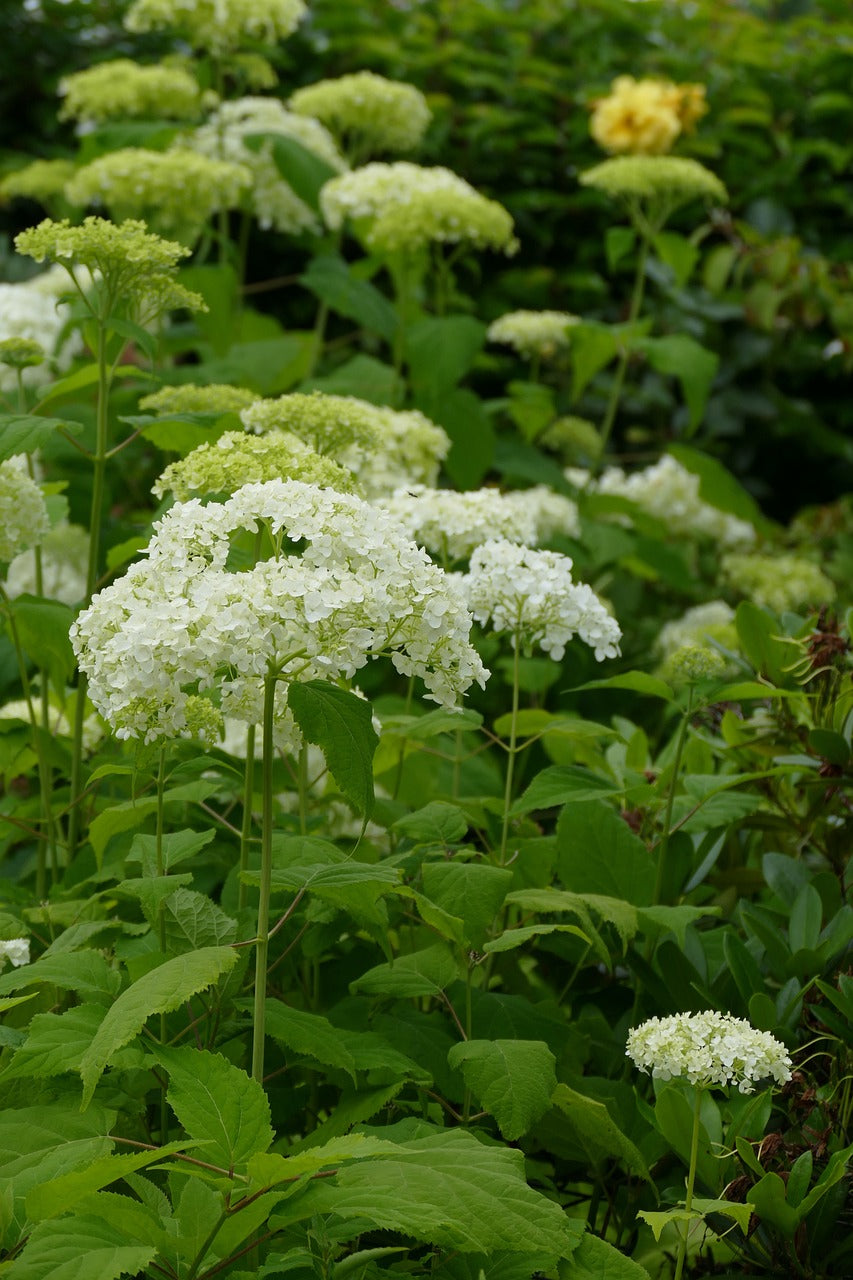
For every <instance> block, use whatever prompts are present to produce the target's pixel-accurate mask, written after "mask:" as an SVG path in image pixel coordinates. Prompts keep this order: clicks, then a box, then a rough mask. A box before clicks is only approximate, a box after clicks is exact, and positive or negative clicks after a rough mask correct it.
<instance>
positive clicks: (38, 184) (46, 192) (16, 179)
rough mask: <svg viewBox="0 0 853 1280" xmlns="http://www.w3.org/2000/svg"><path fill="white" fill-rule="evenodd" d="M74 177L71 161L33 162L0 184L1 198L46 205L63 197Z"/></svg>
mask: <svg viewBox="0 0 853 1280" xmlns="http://www.w3.org/2000/svg"><path fill="white" fill-rule="evenodd" d="M73 176H74V164H73V162H72V161H71V160H33V162H32V163H31V164H28V165H25V166H24V167H23V169H15V170H14V171H13V172H12V173H7V174H6V176H5V178H3V180H2V182H0V196H2V197H3V198H4V199H6V200H17V199H21V200H38V202H39V204H44V203H45V202H46V201H48V200H53V199H54V198H55V197H56V196H61V195H63V194H64V192H65V184H66V183H67V182H68V181H69V180H70V179H71V178H72V177H73Z"/></svg>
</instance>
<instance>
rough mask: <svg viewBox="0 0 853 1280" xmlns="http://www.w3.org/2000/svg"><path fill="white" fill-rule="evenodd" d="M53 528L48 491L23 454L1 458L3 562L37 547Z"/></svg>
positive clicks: (0, 538) (0, 544)
mask: <svg viewBox="0 0 853 1280" xmlns="http://www.w3.org/2000/svg"><path fill="white" fill-rule="evenodd" d="M49 529H50V520H49V518H48V514H47V507H46V505H45V501H44V494H43V493H42V491H41V489H40V488H39V487H38V485H37V484H36V482H35V481H34V480H31V479H30V477H29V475H28V473H27V469H26V462H25V461H24V460H23V459H20V458H17V457H16V458H8V459H7V460H6V461H5V462H0V564H8V563H9V561H10V560H14V559H15V557H16V556H18V555H20V554H21V552H22V551H27V550H28V549H29V548H30V547H37V546H38V545H39V543H40V542H41V541H42V540H43V539H44V537H45V535H46V534H47V532H48V530H49Z"/></svg>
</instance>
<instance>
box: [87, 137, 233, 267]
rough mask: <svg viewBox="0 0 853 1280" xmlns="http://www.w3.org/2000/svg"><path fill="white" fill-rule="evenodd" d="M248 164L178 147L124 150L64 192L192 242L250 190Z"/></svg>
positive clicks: (89, 169)
mask: <svg viewBox="0 0 853 1280" xmlns="http://www.w3.org/2000/svg"><path fill="white" fill-rule="evenodd" d="M251 181H252V175H251V173H250V172H249V170H248V169H247V168H246V167H245V166H244V165H238V164H230V163H229V162H228V161H225V160H212V159H211V158H210V157H209V156H204V155H199V154H198V152H196V151H190V150H187V149H186V148H180V147H175V148H173V149H172V150H171V151H147V150H145V149H144V148H142V147H124V148H122V149H121V150H119V151H111V152H108V153H107V154H106V155H103V156H99V157H98V159H97V160H93V161H92V163H91V164H87V165H85V166H84V168H82V169H80V170H78V172H77V173H76V174H75V176H74V178H73V179H72V180H71V181H70V182H69V183H68V185H67V187H66V188H65V194H66V196H67V197H68V199H69V200H70V201H71V203H72V204H77V205H92V204H94V205H105V206H106V208H107V210H108V212H109V214H110V216H111V217H112V218H114V219H115V220H117V221H121V220H122V219H124V218H131V217H141V218H144V219H145V221H146V222H147V223H148V225H149V226H154V227H156V228H157V230H158V232H162V233H165V234H170V235H174V236H176V237H178V238H179V239H181V240H184V241H187V242H188V243H192V242H193V241H195V240H197V239H198V237H199V236H200V235H201V232H202V231H203V229H204V224H205V223H206V222H207V221H208V219H209V218H210V217H211V216H212V215H213V214H214V213H216V212H218V210H220V209H233V208H235V207H236V206H238V205H239V203H240V198H241V196H242V194H243V192H244V191H245V190H246V188H247V187H249V186H250V185H251Z"/></svg>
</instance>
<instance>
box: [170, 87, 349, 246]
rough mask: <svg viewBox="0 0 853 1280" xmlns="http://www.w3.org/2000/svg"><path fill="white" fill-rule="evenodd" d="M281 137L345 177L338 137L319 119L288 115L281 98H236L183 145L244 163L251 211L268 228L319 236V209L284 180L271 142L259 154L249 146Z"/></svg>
mask: <svg viewBox="0 0 853 1280" xmlns="http://www.w3.org/2000/svg"><path fill="white" fill-rule="evenodd" d="M259 133H268V134H280V135H281V136H282V137H283V138H291V139H293V141H294V142H298V143H299V144H300V146H302V147H304V148H305V149H306V151H310V152H312V154H313V155H315V156H317V157H318V158H319V159H320V160H323V161H324V162H325V163H326V164H327V165H328V166H329V168H330V169H332V170H334V172H335V173H343V171H344V170H345V169H346V167H347V165H346V161H345V160H344V158H343V156H342V155H341V154H340V152H339V151H338V148H337V145H336V143H335V140H334V138H333V137H332V135H331V134H330V133H329V131H328V130H327V129H325V128H324V127H323V125H322V124H320V122H319V120H312V119H310V118H309V117H307V116H300V115H297V114H296V112H294V111H288V110H287V108H286V107H285V106H284V104H283V103H281V102H280V101H279V100H278V98H257V97H248V98H237V99H236V100H235V101H233V102H223V103H222V104H221V106H220V107H218V108H217V110H216V111H214V113H213V114H212V115H211V116H210V118H209V119H208V120H207V122H206V123H205V124H203V125H202V126H201V127H200V128H198V129H196V130H194V132H193V133H191V134H188V135H186V136H185V137H184V138H182V139H181V145H182V146H185V147H190V148H192V149H193V150H194V151H198V152H200V153H201V154H202V155H206V156H210V157H212V158H214V159H217V160H223V161H227V162H229V163H230V164H236V165H240V166H242V167H243V168H245V169H248V170H249V172H250V174H251V188H250V190H249V192H248V193H247V195H246V197H245V199H246V202H247V207H248V208H249V209H250V211H251V213H252V214H253V215H254V217H255V218H257V220H258V224H259V225H260V226H261V227H262V228H263V229H264V230H269V229H270V228H272V229H274V230H276V231H282V232H285V233H287V234H290V235H300V234H301V233H303V232H306V231H308V232H313V233H316V232H318V231H319V230H320V222H319V220H318V218H317V215H316V214H315V213H314V210H313V209H311V208H309V206H308V205H307V204H306V203H305V201H304V200H301V199H300V198H299V196H297V194H296V192H295V191H294V190H293V188H292V187H291V186H290V184H289V183H288V182H286V181H285V179H284V178H283V177H282V175H281V173H280V172H279V170H278V168H277V166H276V163H275V161H274V159H273V156H272V141H269V142H266V143H264V145H263V146H262V147H261V149H260V150H259V151H253V150H251V149H250V148H249V147H247V146H246V143H245V139H246V137H247V136H248V135H250V134H259Z"/></svg>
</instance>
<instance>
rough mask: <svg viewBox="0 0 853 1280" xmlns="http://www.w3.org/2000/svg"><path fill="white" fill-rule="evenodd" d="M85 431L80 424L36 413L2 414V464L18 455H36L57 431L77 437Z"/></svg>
mask: <svg viewBox="0 0 853 1280" xmlns="http://www.w3.org/2000/svg"><path fill="white" fill-rule="evenodd" d="M82 430H83V426H82V424H81V423H79V422H66V421H65V419H64V418H40V417H38V415H37V414H34V413H0V462H4V461H5V460H6V459H7V458H11V457H13V456H14V455H15V454H16V453H34V452H35V450H36V449H41V448H43V447H44V445H46V444H48V443H49V442H50V441H51V440H52V439H53V436H54V434H55V432H57V431H62V432H64V433H65V434H66V435H72V436H76V435H79V434H80V432H81V431H82Z"/></svg>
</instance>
